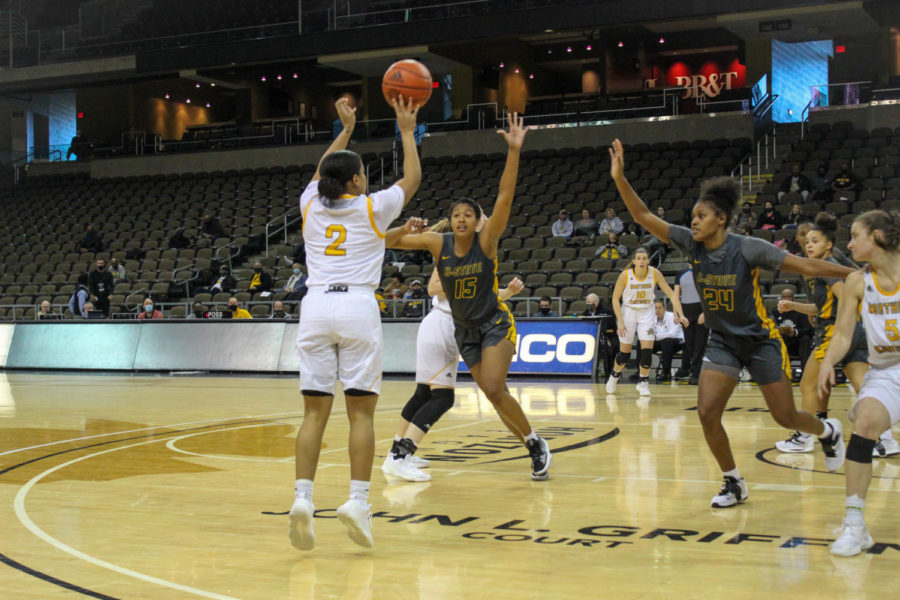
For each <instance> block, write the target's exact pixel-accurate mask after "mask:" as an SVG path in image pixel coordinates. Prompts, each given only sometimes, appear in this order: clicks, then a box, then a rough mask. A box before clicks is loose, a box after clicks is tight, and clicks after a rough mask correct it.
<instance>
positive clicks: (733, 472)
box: [722, 467, 741, 479]
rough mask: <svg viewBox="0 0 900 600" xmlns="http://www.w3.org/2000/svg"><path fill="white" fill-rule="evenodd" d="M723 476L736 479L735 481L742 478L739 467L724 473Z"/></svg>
mask: <svg viewBox="0 0 900 600" xmlns="http://www.w3.org/2000/svg"><path fill="white" fill-rule="evenodd" d="M722 475H723V476H724V477H734V478H735V479H740V478H741V474H740V472H739V471H738V470H737V467H735V468H733V469H732V470H730V471H722Z"/></svg>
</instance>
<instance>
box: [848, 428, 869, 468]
mask: <svg viewBox="0 0 900 600" xmlns="http://www.w3.org/2000/svg"><path fill="white" fill-rule="evenodd" d="M875 443H876V440H870V439H869V438H864V437H862V436H861V435H856V434H855V433H854V434H853V435H851V436H850V442H849V443H848V444H847V454H846V455H845V456H846V457H847V460H852V461H853V462H857V463H862V464H868V463H871V462H872V449H873V448H875Z"/></svg>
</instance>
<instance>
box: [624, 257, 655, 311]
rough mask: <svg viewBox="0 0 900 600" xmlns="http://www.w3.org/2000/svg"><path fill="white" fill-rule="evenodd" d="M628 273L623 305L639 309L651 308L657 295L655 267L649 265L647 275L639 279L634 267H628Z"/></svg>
mask: <svg viewBox="0 0 900 600" xmlns="http://www.w3.org/2000/svg"><path fill="white" fill-rule="evenodd" d="M627 273H628V283H626V284H625V291H623V292H622V306H627V307H629V308H634V309H637V310H641V309H645V308H646V309H649V308H651V307H652V306H653V299H654V297H655V296H656V279H655V278H654V275H653V267H647V276H646V277H644V278H643V279H638V277H637V275H635V274H634V267H631V268H630V269H628V271H627Z"/></svg>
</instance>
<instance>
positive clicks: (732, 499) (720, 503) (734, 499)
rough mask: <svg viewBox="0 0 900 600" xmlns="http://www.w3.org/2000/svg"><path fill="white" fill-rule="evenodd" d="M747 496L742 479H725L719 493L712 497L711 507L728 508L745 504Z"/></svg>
mask: <svg viewBox="0 0 900 600" xmlns="http://www.w3.org/2000/svg"><path fill="white" fill-rule="evenodd" d="M749 496H750V493H749V492H748V491H747V484H746V483H744V478H743V477H741V478H740V479H735V478H734V477H725V483H723V484H722V489H720V490H719V493H718V494H716V495H715V496H713V499H712V503H711V505H712V507H713V508H728V507H729V506H735V505H737V504H740V503H741V502H745V501H746V500H747V498H748V497H749Z"/></svg>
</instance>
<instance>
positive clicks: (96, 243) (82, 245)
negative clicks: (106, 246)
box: [78, 225, 103, 252]
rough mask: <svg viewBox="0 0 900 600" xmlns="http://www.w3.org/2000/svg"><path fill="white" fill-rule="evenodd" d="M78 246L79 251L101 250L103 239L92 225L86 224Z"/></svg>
mask: <svg viewBox="0 0 900 600" xmlns="http://www.w3.org/2000/svg"><path fill="white" fill-rule="evenodd" d="M78 248H79V249H80V251H81V252H100V251H102V250H103V240H102V239H101V238H100V233H99V232H97V231H96V230H95V229H94V226H93V225H88V226H87V228H86V229H85V230H84V237H83V238H81V241H80V242H78Z"/></svg>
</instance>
